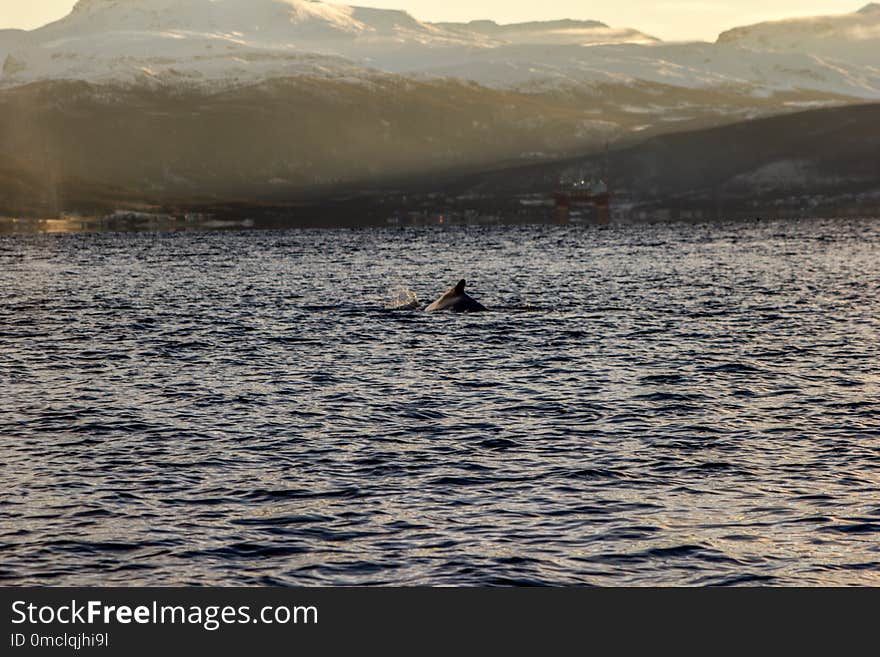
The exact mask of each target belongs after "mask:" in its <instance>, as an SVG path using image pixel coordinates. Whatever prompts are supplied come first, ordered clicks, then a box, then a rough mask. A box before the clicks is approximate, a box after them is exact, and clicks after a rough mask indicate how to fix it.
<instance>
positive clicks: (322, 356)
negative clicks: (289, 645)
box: [0, 220, 880, 585]
mask: <svg viewBox="0 0 880 657" xmlns="http://www.w3.org/2000/svg"><path fill="white" fill-rule="evenodd" d="M0 274H2V278H3V285H2V289H0V445H2V455H3V459H2V469H0V482H2V485H0V583H3V584H45V585H83V584H85V585H93V584H102V585H139V584H152V585H171V584H182V585H186V584H205V585H209V584H210V585H230V584H241V585H263V584H282V585H313V584H404V585H413V584H431V585H439V584H443V585H449V584H457V585H509V584H596V585H672V584H674V585H709V584H772V585H796V584H797V585H819V584H824V585H831V584H872V585H880V221H872V220H809V221H807V220H804V221H788V222H775V221H769V222H768V221H765V222H755V223H718V224H698V225H686V224H655V225H645V226H621V227H614V226H612V227H597V226H492V227H488V226H482V227H481V226H470V227H464V226H462V227H445V228H443V227H433V228H432V227H420V228H387V229H375V228H374V229H362V230H353V229H345V230H343V229H340V230H272V231H268V230H267V231H263V230H241V231H226V232H180V233H164V234H162V233H101V234H80V235H47V234H31V235H4V236H0ZM459 278H467V279H468V281H469V292H470V293H471V294H472V296H474V297H475V298H476V299H478V300H479V301H480V302H481V303H483V304H484V305H486V306H487V307H489V308H490V309H492V312H489V313H485V314H474V315H443V314H439V315H429V314H426V313H423V312H419V311H392V310H389V309H388V308H387V306H388V305H389V304H390V302H391V300H392V299H395V298H402V297H404V296H406V295H407V294H414V295H417V296H418V297H419V298H420V299H421V300H422V301H423V302H428V301H431V300H432V299H433V298H434V297H436V296H437V295H439V294H440V293H441V292H443V291H444V290H445V289H446V288H448V287H449V286H450V285H452V284H454V283H455V282H456V281H457V280H458V279H459Z"/></svg>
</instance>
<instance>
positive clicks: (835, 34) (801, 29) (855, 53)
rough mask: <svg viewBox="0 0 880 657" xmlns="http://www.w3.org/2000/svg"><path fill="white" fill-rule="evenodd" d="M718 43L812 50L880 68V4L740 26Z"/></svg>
mask: <svg viewBox="0 0 880 657" xmlns="http://www.w3.org/2000/svg"><path fill="white" fill-rule="evenodd" d="M718 43H720V44H727V45H734V46H740V47H743V48H751V49H753V50H758V51H764V52H767V51H769V52H794V53H809V54H811V55H815V56H818V57H823V58H833V59H835V60H838V61H841V62H846V63H849V64H864V65H868V66H872V67H874V68H875V69H877V68H880V3H877V2H872V3H871V4H869V5H866V6H864V7H862V8H861V9H860V10H859V11H856V12H854V13H850V14H839V15H835V16H817V17H813V18H794V19H788V20H781V21H773V22H768V23H758V24H757V25H749V26H746V27H737V28H735V29H732V30H729V31H727V32H724V33H723V34H721V36H720V37H718Z"/></svg>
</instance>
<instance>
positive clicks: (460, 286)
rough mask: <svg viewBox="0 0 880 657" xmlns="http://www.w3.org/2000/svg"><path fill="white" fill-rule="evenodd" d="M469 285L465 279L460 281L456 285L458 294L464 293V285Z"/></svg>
mask: <svg viewBox="0 0 880 657" xmlns="http://www.w3.org/2000/svg"><path fill="white" fill-rule="evenodd" d="M465 285H467V282H466V281H465V280H464V279H461V280H460V281H459V282H458V285H456V286H455V293H456V294H464V286H465Z"/></svg>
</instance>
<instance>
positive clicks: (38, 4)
mask: <svg viewBox="0 0 880 657" xmlns="http://www.w3.org/2000/svg"><path fill="white" fill-rule="evenodd" d="M128 1H134V0H128ZM868 2H869V0H861V1H859V0H855V1H853V2H850V1H849V0H843V1H842V2H841V0H613V1H612V2H608V1H607V0H605V1H604V2H598V1H594V0H580V1H579V0H530V1H529V2H526V1H524V0H513V1H511V0H442V2H441V1H439V0H379V1H378V2H377V1H375V0H354V1H352V2H340V3H338V4H354V5H360V6H368V7H385V8H389V9H405V10H407V11H408V12H409V13H411V14H412V15H413V16H415V17H416V18H419V19H421V20H426V21H467V20H472V19H476V18H491V19H493V20H495V21H497V22H499V23H512V22H518V21H530V20H549V19H556V18H577V19H582V20H583V19H593V20H599V21H602V22H604V23H608V24H609V25H612V26H614V27H632V28H636V29H639V30H641V31H643V32H647V33H649V34H653V35H654V36H658V37H660V38H662V39H667V40H683V39H702V40H708V41H714V40H715V38H716V37H717V36H718V34H719V33H720V32H722V31H723V30H726V29H728V28H731V27H736V26H738V25H747V24H749V23H757V22H760V21H765V20H774V19H779V18H788V17H793V16H814V15H820V14H839V13H846V12H850V11H855V10H857V9H859V8H861V7H862V6H864V5H866V4H868ZM74 4H75V0H0V29H3V28H10V27H17V28H24V29H33V28H35V27H39V26H40V25H44V24H45V23H48V22H50V21H53V20H56V19H58V18H61V17H62V16H64V15H66V14H67V13H68V12H69V11H70V9H71V7H73V5H74Z"/></svg>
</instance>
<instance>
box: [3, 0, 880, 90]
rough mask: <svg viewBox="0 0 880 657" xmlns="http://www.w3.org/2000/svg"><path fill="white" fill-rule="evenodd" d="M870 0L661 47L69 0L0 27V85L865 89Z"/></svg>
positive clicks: (383, 18)
mask: <svg viewBox="0 0 880 657" xmlns="http://www.w3.org/2000/svg"><path fill="white" fill-rule="evenodd" d="M878 8H880V5H876V4H873V5H869V6H868V7H865V8H864V9H863V10H861V11H860V12H857V13H856V14H849V15H844V16H839V17H831V18H827V19H805V20H803V21H788V22H783V23H779V24H777V23H773V24H766V25H759V26H754V27H751V28H739V29H738V30H734V31H731V32H728V33H725V34H724V35H722V37H721V38H720V39H719V43H718V44H705V43H691V44H663V43H660V42H658V41H657V40H656V39H654V38H653V37H651V36H649V35H646V34H644V33H642V32H639V31H637V30H633V29H626V28H624V29H617V28H612V27H609V26H607V25H605V24H604V23H600V22H598V21H571V20H562V21H548V22H535V23H519V24H513V25H499V24H497V23H495V22H493V21H472V22H470V23H436V24H431V23H426V22H422V21H419V20H417V19H416V18H413V17H412V16H410V15H409V14H407V13H406V12H403V11H395V10H387V9H371V8H364V7H351V6H344V5H336V4H327V3H324V2H317V1H310V0H80V1H79V2H78V3H77V4H76V6H75V7H74V9H73V11H72V12H71V13H70V14H69V15H68V16H66V17H65V18H63V19H61V20H59V21H56V22H54V23H51V24H49V25H47V26H45V27H42V28H40V29H37V30H34V31H31V32H22V31H20V30H4V31H2V32H0V85H2V86H14V85H18V84H23V83H27V82H31V81H34V80H46V79H73V80H87V81H92V82H119V81H125V82H132V81H138V80H142V81H152V82H156V81H159V82H164V83H187V84H190V85H192V84H199V85H205V84H216V83H222V84H223V85H230V84H232V85H234V84H241V83H254V82H258V81H261V80H267V79H273V78H278V77H289V76H316V77H322V78H346V79H352V80H356V79H372V78H374V77H375V76H376V75H378V74H380V73H381V72H385V73H394V74H406V75H416V76H420V77H424V76H425V75H434V76H451V77H457V78H461V79H465V80H472V81H475V82H477V83H479V84H484V85H487V86H491V87H494V88H513V89H526V90H529V91H542V90H552V89H557V90H558V89H570V88H571V87H577V86H580V87H584V86H586V87H589V86H591V85H595V84H623V85H626V84H632V83H635V82H650V83H658V84H664V85H671V86H675V87H682V88H688V89H701V88H719V89H720V88H724V89H731V88H736V89H739V90H740V91H741V92H742V93H743V94H749V95H753V96H760V95H769V94H773V93H776V92H780V91H790V90H812V91H815V92H817V93H821V94H836V95H840V96H849V97H861V98H875V97H880V66H878V62H877V59H878V56H877V54H876V53H877V52H878V50H877V43H878V42H877V39H878V31H880V27H878V26H880V9H878ZM783 37H784V38H783ZM831 55H834V57H831Z"/></svg>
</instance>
